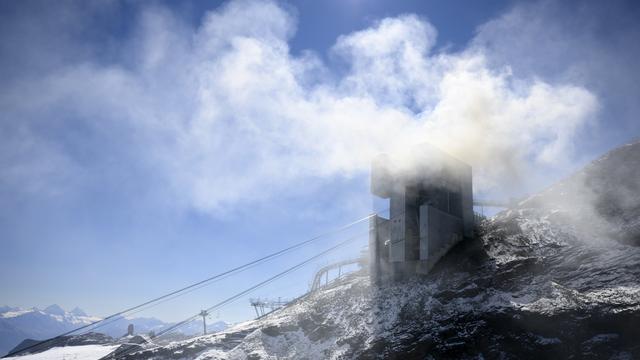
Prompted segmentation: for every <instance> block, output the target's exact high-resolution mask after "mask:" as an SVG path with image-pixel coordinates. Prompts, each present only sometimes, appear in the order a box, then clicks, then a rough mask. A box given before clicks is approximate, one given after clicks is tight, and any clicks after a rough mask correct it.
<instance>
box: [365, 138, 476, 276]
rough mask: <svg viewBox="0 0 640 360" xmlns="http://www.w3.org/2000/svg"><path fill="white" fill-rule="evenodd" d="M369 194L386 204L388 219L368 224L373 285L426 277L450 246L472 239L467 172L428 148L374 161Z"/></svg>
mask: <svg viewBox="0 0 640 360" xmlns="http://www.w3.org/2000/svg"><path fill="white" fill-rule="evenodd" d="M371 192H372V193H373V194H374V195H377V196H379V197H381V198H384V199H389V218H388V219H386V218H384V217H381V216H378V215H375V216H373V217H372V218H371V219H370V225H369V228H370V235H369V251H370V272H371V278H372V281H373V282H375V283H380V282H384V281H390V280H401V279H404V278H407V277H410V276H412V275H415V274H426V273H428V272H429V271H430V270H431V268H433V266H434V265H435V264H436V262H438V260H440V258H442V256H444V255H445V254H446V253H447V252H448V251H449V250H450V249H451V248H452V247H453V246H454V245H456V244H457V243H458V242H460V241H461V240H462V239H463V238H467V237H472V236H473V222H474V213H473V188H472V172H471V166H469V165H467V164H465V163H464V162H462V161H460V160H458V159H456V158H454V157H452V156H451V155H449V154H446V153H445V152H443V151H441V150H439V149H437V148H435V147H433V146H430V145H420V146H416V147H413V148H411V149H410V151H409V152H407V153H404V154H395V155H393V156H390V155H386V154H383V155H380V156H379V157H377V158H376V159H375V160H374V162H373V164H372V170H371Z"/></svg>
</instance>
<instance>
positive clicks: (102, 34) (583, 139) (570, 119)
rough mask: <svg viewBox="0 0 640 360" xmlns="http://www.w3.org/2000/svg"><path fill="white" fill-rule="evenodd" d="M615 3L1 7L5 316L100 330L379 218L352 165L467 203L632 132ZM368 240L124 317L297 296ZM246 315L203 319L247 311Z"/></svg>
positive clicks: (632, 65)
mask: <svg viewBox="0 0 640 360" xmlns="http://www.w3.org/2000/svg"><path fill="white" fill-rule="evenodd" d="M639 15H640V8H639V7H638V5H637V4H635V3H634V2H633V1H610V2H606V3H605V2H600V1H562V2H560V1H557V2H556V1H522V2H517V1H484V2H478V1H461V0H458V1H446V2H444V1H438V2H436V1H393V2H382V1H369V0H345V1H337V0H335V1H334V0H329V1H324V2H318V1H310V0H309V1H305V0H301V1H288V2H285V1H280V2H278V1H230V2H215V1H213V2H210V1H185V2H163V1H148V2H137V1H89V2H87V1H60V2H50V1H20V2H18V1H15V2H9V1H5V2H1V3H0V78H2V81H1V82H0V109H1V111H0V199H2V201H0V289H2V292H1V293H0V304H7V305H12V306H23V307H31V306H37V307H40V308H43V307H45V306H47V305H49V304H52V303H57V304H59V305H61V306H62V307H64V308H66V309H72V308H73V307H75V306H79V307H81V308H83V309H84V310H85V311H87V312H88V313H90V314H94V315H102V316H105V315H108V314H111V313H113V312H116V311H118V310H121V309H123V308H126V307H128V306H131V305H135V304H138V303H141V302H144V301H145V300H147V299H149V298H152V297H155V296H158V295H162V294H164V293H165V292H168V291H171V290H173V289H176V288H180V287H182V286H184V285H187V284H190V283H192V282H195V281H198V280H201V279H203V278H206V277H208V276H210V275H213V274H216V273H218V272H221V271H224V270H226V269H229V268H231V267H234V266H237V265H240V264H242V263H244V262H247V261H249V260H252V259H255V258H259V257H261V256H263V255H265V254H268V253H271V252H273V251H276V250H279V249H281V248H284V247H286V246H288V245H291V244H294V243H296V242H299V241H302V240H306V239H309V238H311V237H313V236H315V235H318V234H321V233H324V232H325V231H327V230H329V229H333V228H337V227H340V226H341V225H343V224H346V223H349V222H350V221H352V220H356V219H360V218H362V217H363V216H366V215H367V214H369V213H371V212H372V211H374V210H382V209H384V204H383V202H381V201H379V200H376V199H373V198H372V196H371V195H370V193H369V173H368V172H369V166H370V162H371V159H372V158H373V157H374V156H375V155H376V154H379V153H381V152H394V151H399V150H401V149H404V148H406V147H407V146H410V145H413V144H420V143H424V142H429V143H432V144H434V145H436V146H438V147H440V148H442V149H444V150H445V151H447V152H449V153H451V154H453V155H455V156H457V157H458V158H460V159H462V160H464V161H466V162H468V163H470V164H471V165H472V166H473V169H474V192H475V195H476V197H479V198H487V199H495V200H500V199H507V198H510V197H522V196H526V194H531V193H534V192H536V191H539V190H541V189H543V188H545V187H547V186H549V185H551V184H552V183H553V182H555V181H557V180H559V179H562V178H563V177H565V176H567V175H568V174H570V173H571V172H572V171H575V170H576V169H578V168H579V167H580V166H582V165H584V164H586V163H587V162H588V161H590V160H592V159H594V158H595V157H597V156H599V155H600V154H602V153H604V152H606V151H607V150H609V149H611V148H613V147H616V146H619V145H621V144H624V143H626V142H629V141H631V140H633V139H636V138H637V137H638V135H639V134H640V122H639V120H638V113H639V112H640V102H638V101H637V99H638V94H639V93H640V89H639V86H640V85H638V84H640V72H638V71H637V69H636V68H637V66H636V62H637V59H638V55H640V45H639V44H640V23H638V22H637V21H636V19H638V18H639ZM366 231H367V227H366V223H363V224H359V225H358V226H356V227H354V228H352V229H350V230H349V231H347V232H343V233H340V234H336V235H333V236H328V237H325V238H323V239H322V240H321V241H318V242H316V243H314V244H313V245H312V246H309V247H305V248H303V249H300V250H299V251H297V252H295V253H292V254H290V255H287V256H285V257H282V258H280V259H278V261H274V262H270V263H267V264H264V265H261V266H260V267H255V268H253V269H251V270H250V271H247V272H246V273H243V274H241V275H239V276H237V277H234V278H229V279H226V280H225V281H222V282H220V283H216V284H212V285H211V286H208V287H206V288H203V289H201V290H198V291H197V292H193V293H191V294H189V295H188V296H185V297H183V298H180V299H176V300H174V301H172V302H168V303H166V304H163V305H161V306H159V307H157V308H154V309H150V310H148V311H147V312H144V313H141V314H139V315H141V316H153V317H158V318H160V319H163V320H168V321H177V320H180V319H182V318H184V317H188V316H190V315H192V314H194V313H197V312H198V311H199V310H200V309H201V308H205V307H208V306H211V305H213V304H215V303H216V302H218V301H220V300H222V299H224V298H225V297H227V296H230V295H232V294H233V293H234V292H238V291H241V290H243V289H244V288H246V287H248V286H250V285H252V284H254V283H257V282H259V281H262V280H264V279H266V278H267V277H268V276H270V275H273V274H276V273H277V272H279V271H282V270H283V269H286V268H287V267H289V266H292V265H294V264H296V263H297V262H300V261H302V260H303V259H305V258H307V257H310V256H312V255H314V254H315V253H317V252H319V251H322V250H323V249H326V248H328V247H330V246H331V245H332V244H335V243H337V242H339V241H341V240H343V239H344V238H345V237H346V236H354V235H358V236H359V237H358V240H357V241H355V242H354V243H353V244H352V245H350V246H349V247H348V248H346V249H344V250H341V251H339V252H336V253H334V254H331V255H329V256H327V257H325V258H322V259H320V260H319V261H316V262H314V263H313V264H310V265H309V266H306V267H305V268H303V269H301V270H300V271H298V272H296V273H294V274H292V275H291V276H290V277H287V278H286V279H282V280H281V281H278V282H275V283H273V284H271V285H269V286H268V287H265V288H264V289H261V290H260V291H258V292H256V293H255V294H253V295H252V296H262V297H272V298H277V297H283V298H285V297H294V296H297V295H299V294H301V293H302V292H303V291H305V290H306V289H307V287H308V284H309V282H310V281H311V277H312V276H313V273H314V271H315V270H316V269H318V268H319V267H320V266H322V265H324V264H327V263H329V262H331V261H335V260H339V259H344V258H350V257H354V256H357V255H358V254H359V251H361V250H362V248H363V246H365V245H366V242H367V239H366ZM252 311H253V310H252V309H251V308H250V307H249V304H248V301H247V299H242V300H240V301H238V302H237V303H234V304H233V305H230V306H228V307H225V308H223V309H221V310H220V313H219V314H216V318H219V319H221V320H226V321H232V322H234V321H240V320H243V319H246V318H248V317H250V316H251V313H252Z"/></svg>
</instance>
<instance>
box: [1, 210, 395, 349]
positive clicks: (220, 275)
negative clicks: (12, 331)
mask: <svg viewBox="0 0 640 360" xmlns="http://www.w3.org/2000/svg"><path fill="white" fill-rule="evenodd" d="M382 211H385V210H382ZM376 214H377V213H371V214H369V215H367V216H365V217H362V218H359V219H357V220H354V221H352V222H350V223H347V224H345V225H342V226H340V227H336V228H334V229H331V230H329V231H326V232H324V233H321V234H319V235H316V236H314V237H312V238H310V239H307V240H304V241H301V242H299V243H297V244H293V245H291V246H289V247H286V248H284V249H282V250H279V251H276V252H273V253H271V254H268V255H265V256H263V257H261V258H258V259H255V260H253V261H250V262H248V263H245V264H243V265H239V266H237V267H235V268H232V269H229V270H227V271H224V272H221V273H218V274H216V275H213V276H211V277H209V278H206V279H204V280H201V281H198V282H196V283H193V284H191V285H187V286H185V287H182V288H180V289H177V290H174V291H171V292H169V293H167V294H164V295H161V296H158V297H156V298H153V299H151V300H148V301H145V302H143V303H141V304H139V305H135V306H132V307H129V308H127V309H125V310H122V311H119V312H117V313H114V314H111V315H109V316H107V317H105V318H103V319H100V320H96V321H94V322H91V323H89V324H86V325H83V326H80V327H78V328H75V329H72V330H69V331H67V332H65V333H62V334H60V335H57V336H54V337H52V338H49V339H46V340H43V341H40V342H38V343H35V344H33V345H31V346H28V347H26V348H24V349H21V350H19V351H13V352H11V353H8V354H6V355H5V356H3V358H4V357H10V356H13V355H15V354H18V353H21V352H24V351H27V350H29V349H32V348H34V347H36V346H41V345H44V344H46V343H49V342H51V341H54V340H57V339H59V338H61V337H63V336H67V335H71V334H74V333H76V332H78V331H80V330H84V329H87V328H90V327H94V326H95V325H98V324H99V323H102V322H104V321H107V320H110V319H114V318H116V317H118V316H121V315H124V314H128V313H130V312H132V311H134V310H138V309H140V308H143V307H146V306H148V305H151V304H153V303H156V302H158V301H161V300H164V299H167V298H169V297H172V296H174V295H177V294H180V293H183V292H186V291H187V290H190V289H194V288H196V287H198V286H200V285H203V284H206V283H208V282H212V281H214V280H217V279H221V278H224V277H226V276H229V275H231V274H235V273H238V272H241V271H244V270H246V269H249V268H250V267H252V266H254V265H257V264H259V263H262V262H265V261H267V260H271V259H273V258H276V257H278V256H280V255H283V254H285V253H287V252H290V251H293V250H295V249H298V248H300V247H302V246H304V245H307V244H310V243H312V242H315V241H317V240H319V239H321V238H324V237H327V236H329V235H334V234H337V233H340V232H342V231H345V230H347V229H349V228H351V227H352V226H354V225H357V224H359V223H361V222H363V221H366V220H369V219H370V218H372V217H373V216H376ZM95 328H97V327H95Z"/></svg>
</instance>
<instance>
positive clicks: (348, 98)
mask: <svg viewBox="0 0 640 360" xmlns="http://www.w3.org/2000/svg"><path fill="white" fill-rule="evenodd" d="M140 21H141V22H140V23H139V24H138V31H137V32H136V36H135V37H134V38H132V39H129V43H128V45H127V46H125V47H124V49H125V50H124V51H127V52H128V53H129V56H128V57H127V58H130V59H132V60H131V61H130V62H128V63H126V64H124V63H105V62H104V61H99V60H98V59H96V61H93V62H83V63H72V64H69V65H67V66H64V67H62V66H59V67H56V68H55V69H54V70H52V71H50V72H48V73H47V74H46V76H45V77H44V78H43V79H42V80H40V81H30V82H28V83H27V82H25V83H22V84H18V85H16V86H12V88H11V89H10V91H5V92H4V93H3V95H0V103H1V104H2V107H3V109H6V111H7V113H11V114H13V115H14V117H15V118H18V119H20V126H21V127H22V126H24V127H27V128H30V127H38V126H40V124H41V123H42V122H46V121H50V118H56V117H58V115H57V114H69V113H72V115H73V116H67V115H64V116H63V117H69V118H70V119H69V120H68V121H69V122H73V124H72V125H69V126H72V127H77V126H79V127H83V128H85V129H86V131H87V132H88V133H89V134H93V135H94V136H96V137H98V138H99V139H100V141H101V142H102V143H104V144H106V145H107V148H106V149H105V151H110V150H109V149H119V150H117V151H114V154H115V155H114V156H115V157H116V158H117V161H116V162H118V161H128V162H131V163H133V164H134V165H131V166H138V167H143V168H144V169H145V174H146V176H148V177H149V178H154V179H160V180H159V182H160V183H162V184H163V186H164V188H165V189H166V194H167V197H168V198H169V199H170V200H171V201H174V202H176V203H178V204H180V205H181V206H184V207H187V208H194V209H197V210H199V211H204V212H213V213H215V212H219V211H222V209H224V208H225V207H227V206H234V205H237V204H238V203H243V202H251V201H256V200H260V199H264V198H268V197H270V196H272V194H274V193H275V192H279V191H287V189H289V188H291V187H297V186H301V185H300V184H304V182H303V181H305V180H306V179H310V178H333V177H342V176H347V177H349V176H355V175H358V174H363V173H365V172H367V171H368V170H369V166H370V162H371V159H372V157H373V156H375V155H376V154H378V153H379V152H393V151H396V150H398V149H402V148H405V147H407V146H410V145H412V144H418V143H423V142H429V143H432V144H434V145H436V146H438V147H440V148H442V149H443V150H445V151H447V152H449V153H451V154H452V155H454V156H457V157H459V158H460V159H462V160H464V161H467V162H469V163H470V164H471V165H472V166H473V167H474V172H475V175H476V183H475V185H476V189H480V190H483V189H491V188H495V187H501V186H505V185H506V184H511V183H514V182H516V181H518V180H519V179H520V180H523V178H526V176H524V175H526V174H527V173H528V171H530V170H531V168H532V167H535V166H541V165H543V166H547V167H551V168H553V167H561V166H563V165H565V164H566V163H567V162H568V161H570V160H571V159H572V146H573V139H574V136H575V134H576V132H577V131H579V130H580V129H581V128H582V127H583V126H584V125H585V124H586V123H588V122H589V121H590V119H592V118H593V116H594V114H595V112H596V111H597V108H598V101H597V99H596V97H595V96H594V95H593V94H592V93H591V92H589V91H588V90H587V89H585V88H583V87H580V86H575V85H572V84H571V83H553V84H552V83H548V82H545V81H544V80H542V79H539V78H535V77H532V76H528V77H524V78H523V77H519V76H518V74H513V73H512V72H511V70H510V68H509V67H508V66H501V67H498V68H495V67H492V66H490V65H489V64H488V61H487V54H486V52H485V50H484V49H483V48H482V47H480V46H474V47H473V48H470V49H467V50H463V51H459V52H434V44H435V43H436V38H437V33H436V29H434V27H433V26H432V25H431V24H429V23H428V22H427V21H426V20H425V19H422V18H420V17H418V16H415V15H405V16H400V17H396V18H387V19H383V20H381V21H379V22H376V23H375V24H373V25H372V26H371V27H370V28H368V29H364V30H362V31H358V32H355V33H352V34H346V35H344V36H341V37H339V38H338V39H337V41H336V44H335V46H334V47H333V49H332V53H333V55H334V58H337V59H339V60H341V61H344V62H345V63H346V65H347V68H348V70H347V71H346V73H344V74H342V73H335V72H332V70H331V66H329V65H328V64H325V63H323V61H322V60H321V59H320V57H319V56H317V55H316V54H313V53H312V52H304V53H303V54H302V55H292V53H291V52H290V50H289V46H288V41H289V39H290V38H291V37H292V36H293V34H294V33H295V28H296V24H295V22H296V19H295V16H294V15H293V14H291V13H290V12H288V11H286V10H285V9H283V8H282V7H280V6H279V5H278V4H276V3H273V2H268V1H236V2H231V3H229V4H227V5H224V6H222V7H221V8H219V9H216V10H214V11H212V12H210V13H208V14H207V15H206V16H205V17H204V18H203V20H202V23H201V24H200V26H199V27H198V28H196V29H193V28H191V27H190V26H188V25H186V24H185V23H183V22H181V20H180V18H178V17H176V16H175V15H174V14H171V13H170V12H168V11H167V10H165V9H163V8H157V7H154V8H149V9H147V10H146V12H145V13H144V16H142V17H141V20H140ZM34 93H36V94H43V95H42V96H38V97H37V99H35V100H34V99H32V97H29V96H28V95H29V94H34ZM24 99H30V100H29V101H26V100H24ZM7 124H8V123H7ZM6 126H8V127H9V128H12V127H13V126H17V125H11V124H8V125H6ZM13 132H14V131H13ZM9 133H12V132H6V133H5V134H9ZM34 141H46V142H47V143H50V142H53V143H55V142H56V138H54V137H52V138H48V139H44V140H42V139H37V138H36V139H35V140H34ZM53 148H54V150H55V154H54V156H55V157H56V158H63V159H65V162H70V163H73V164H75V165H74V166H65V167H61V168H60V169H59V171H70V170H69V169H72V168H75V169H76V170H77V169H82V164H80V163H78V162H77V161H75V158H74V156H75V155H74V154H73V153H72V152H70V151H69V150H68V149H66V148H65V146H64V144H60V145H59V146H54V147H53ZM122 149H126V151H124V152H123V150H122ZM25 151H28V149H27V150H25ZM22 155H23V156H15V157H12V158H9V159H5V160H4V161H3V163H2V166H3V167H4V168H5V169H4V170H6V169H10V168H12V167H15V166H16V163H15V161H17V159H24V158H25V157H28V156H24V155H25V154H22ZM40 155H41V154H39V153H34V156H36V157H39V156H40ZM103 157H104V158H109V156H106V155H103ZM33 162H34V164H37V163H39V162H41V160H38V159H33ZM112 164H113V161H112V159H111V160H110V161H106V160H105V162H104V164H102V165H100V166H106V167H108V166H113V165H112ZM140 164H142V165H140ZM48 171H51V172H55V171H56V170H55V169H48ZM79 172H82V171H81V170H79ZM3 174H4V175H2V176H3V177H5V176H13V175H11V174H12V173H11V172H7V171H3Z"/></svg>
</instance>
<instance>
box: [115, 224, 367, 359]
mask: <svg viewBox="0 0 640 360" xmlns="http://www.w3.org/2000/svg"><path fill="white" fill-rule="evenodd" d="M368 234H369V232H368V231H367V232H365V233H360V234H358V235H356V236H353V237H350V238H348V239H346V240H344V241H342V242H340V243H338V244H336V245H334V246H332V247H330V248H328V249H326V250H324V251H322V252H320V253H318V254H316V255H314V256H312V257H310V258H308V259H306V260H304V261H303V262H301V263H298V264H296V265H294V266H292V267H290V268H288V269H286V270H284V271H282V272H280V273H278V274H276V275H274V276H272V277H270V278H268V279H266V280H264V281H262V282H259V283H258V284H255V285H253V286H251V287H249V288H247V289H245V290H243V291H241V292H239V293H237V294H235V295H233V296H231V297H229V298H227V299H225V300H222V301H220V302H219V303H217V304H215V305H213V306H211V307H209V308H207V309H205V310H204V311H206V312H211V311H213V310H216V309H219V308H221V307H223V306H225V305H228V304H230V303H232V302H234V301H236V300H238V299H240V298H241V297H243V296H245V295H247V294H250V293H251V292H253V291H255V290H257V289H259V288H261V287H263V286H265V285H268V284H269V283H272V282H273V281H275V280H277V279H279V278H282V277H283V276H286V275H288V274H289V273H291V272H293V271H295V270H298V269H299V268H301V267H303V266H305V265H307V264H309V263H310V262H312V261H314V260H316V259H318V258H320V257H322V256H324V255H326V254H328V253H330V252H332V251H334V250H336V249H338V248H340V247H342V246H344V245H346V244H348V243H350V242H352V241H354V240H357V239H359V238H361V237H362V236H365V235H368ZM200 316H201V315H200V313H198V314H195V315H193V316H190V317H189V318H187V319H185V320H183V321H180V322H178V323H176V324H174V325H172V326H170V327H168V328H166V329H164V330H162V331H160V332H158V333H157V334H156V335H155V336H154V337H153V339H155V338H158V337H161V336H162V335H165V334H167V333H169V332H171V331H173V330H175V329H177V328H179V327H181V326H183V325H186V324H188V323H190V322H191V321H193V320H195V319H197V318H199V317H200ZM133 349H134V348H125V349H123V351H122V352H121V353H118V350H116V351H115V352H114V353H113V354H111V355H107V356H106V357H105V358H115V357H117V356H124V355H126V354H128V353H130V352H131V351H132V350H133Z"/></svg>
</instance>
